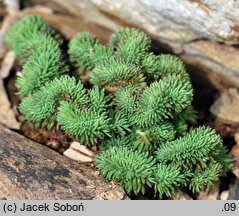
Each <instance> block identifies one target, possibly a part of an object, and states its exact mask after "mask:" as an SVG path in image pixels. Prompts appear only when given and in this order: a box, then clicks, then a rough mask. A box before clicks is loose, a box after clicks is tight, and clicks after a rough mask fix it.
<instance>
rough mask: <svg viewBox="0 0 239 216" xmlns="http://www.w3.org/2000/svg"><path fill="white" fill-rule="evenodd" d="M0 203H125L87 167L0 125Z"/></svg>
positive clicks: (112, 186) (118, 189)
mask: <svg viewBox="0 0 239 216" xmlns="http://www.w3.org/2000/svg"><path fill="white" fill-rule="evenodd" d="M0 199H82V200H85V199H89V200H91V199H128V198H127V196H126V195H125V192H124V190H123V189H122V188H121V187H120V186H116V185H115V184H112V183H110V182H107V181H106V180H104V179H103V178H102V177H101V176H100V175H99V174H98V172H97V171H96V170H95V169H94V168H92V167H91V166H87V165H84V164H78V163H77V162H75V161H73V160H70V159H68V158H67V157H65V156H62V155H60V154H58V153H57V152H54V151H53V150H51V149H49V148H47V147H45V146H43V145H40V144H38V143H36V142H33V141H31V140H28V139H27V138H25V137H23V136H21V135H19V134H17V133H15V132H12V131H10V130H8V129H6V128H4V127H3V126H1V125H0Z"/></svg>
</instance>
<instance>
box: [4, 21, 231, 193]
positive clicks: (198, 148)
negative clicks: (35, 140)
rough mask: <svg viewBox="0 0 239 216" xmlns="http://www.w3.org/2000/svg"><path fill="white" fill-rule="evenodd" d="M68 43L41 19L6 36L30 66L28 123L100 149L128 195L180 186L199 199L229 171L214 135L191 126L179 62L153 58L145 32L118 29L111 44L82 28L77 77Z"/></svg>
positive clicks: (109, 173)
mask: <svg viewBox="0 0 239 216" xmlns="http://www.w3.org/2000/svg"><path fill="white" fill-rule="evenodd" d="M60 41H61V39H60V38H59V37H58V36H57V35H56V34H55V31H54V30H53V29H52V28H51V27H50V26H49V25H48V24H47V23H45V21H44V20H43V19H41V18H39V17H37V16H30V17H26V18H24V19H22V20H20V21H18V22H17V23H16V25H15V26H13V28H12V29H11V30H10V31H9V33H7V35H6V42H7V44H8V45H9V46H10V48H12V49H13V50H14V51H15V52H16V53H17V56H18V59H19V60H20V61H21V62H22V63H23V64H24V65H23V74H22V76H21V77H19V78H18V79H17V82H16V85H17V87H18V89H19V92H18V94H19V95H21V97H22V102H21V104H20V105H19V109H20V111H21V113H22V114H23V115H24V116H25V118H26V119H27V120H28V121H31V122H33V123H35V124H36V125H37V126H42V127H43V126H45V125H46V126H47V127H48V128H51V127H54V126H56V125H58V126H60V128H61V129H62V130H64V131H66V133H68V134H70V135H73V136H76V137H77V138H78V139H79V141H80V142H81V143H82V144H85V145H90V144H92V143H94V144H97V145H98V146H99V148H100V150H101V153H100V154H99V155H98V156H97V158H96V166H97V167H98V169H99V170H100V172H101V174H102V175H103V176H104V177H106V178H107V179H108V180H113V181H116V182H119V183H120V184H122V185H123V187H124V188H125V190H126V191H127V192H128V193H135V194H138V193H144V192H145V191H146V190H147V188H150V187H151V188H153V189H154V190H155V194H159V196H160V197H163V196H164V195H166V196H171V195H172V194H174V193H175V192H177V190H178V189H179V188H181V187H183V188H189V189H190V190H191V191H192V192H194V193H196V192H199V191H200V190H203V189H204V188H206V187H208V186H210V185H211V184H212V183H213V182H215V181H216V180H217V179H218V178H219V177H220V176H222V175H225V174H226V172H227V171H228V170H230V162H231V159H230V157H229V155H228V153H227V150H226V148H225V147H224V146H223V144H222V139H221V138H220V136H219V135H218V134H216V132H215V130H213V129H212V128H210V127H205V126H203V127H200V128H194V129H193V128H192V127H193V126H192V123H194V122H195V119H196V112H195V110H194V109H193V107H192V100H193V88H192V84H191V82H190V77H189V75H188V74H187V72H186V70H185V67H184V64H183V63H182V61H181V60H180V59H179V58H178V57H176V56H172V55H165V54H162V55H155V54H153V53H152V52H150V45H151V40H150V38H149V37H148V36H147V35H146V34H145V33H143V32H141V31H139V30H137V29H133V28H132V29H131V28H125V29H120V30H119V31H117V32H115V33H113V34H112V36H111V38H110V41H109V45H108V46H104V45H102V44H100V42H99V40H98V39H97V38H96V37H95V36H93V35H91V34H90V33H88V32H81V33H78V34H77V35H76V36H75V37H73V38H72V39H71V41H70V43H69V50H68V54H69V60H70V63H71V64H72V67H73V68H74V70H75V73H73V76H70V75H69V74H68V73H67V72H68V66H67V65H66V64H65V63H64V62H65V59H64V57H63V55H62V51H61V49H60Z"/></svg>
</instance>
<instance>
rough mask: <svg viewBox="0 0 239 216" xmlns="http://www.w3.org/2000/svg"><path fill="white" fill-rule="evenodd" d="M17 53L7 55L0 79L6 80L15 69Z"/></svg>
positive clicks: (0, 70)
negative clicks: (13, 68)
mask: <svg viewBox="0 0 239 216" xmlns="http://www.w3.org/2000/svg"><path fill="white" fill-rule="evenodd" d="M15 57H16V55H15V52H13V51H8V52H7V53H6V55H5V56H4V59H3V62H2V65H1V69H0V78H3V79H4V78H6V77H8V75H9V74H10V71H11V69H12V67H13V64H14V61H15Z"/></svg>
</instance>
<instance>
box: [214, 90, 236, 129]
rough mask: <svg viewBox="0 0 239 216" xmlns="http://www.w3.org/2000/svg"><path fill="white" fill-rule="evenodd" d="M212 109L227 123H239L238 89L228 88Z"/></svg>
mask: <svg viewBox="0 0 239 216" xmlns="http://www.w3.org/2000/svg"><path fill="white" fill-rule="evenodd" d="M210 111H211V112H212V113H213V114H214V115H215V116H216V117H218V118H219V119H220V121H221V122H223V123H227V124H238V123H239V94H238V92H237V90H236V89H234V88H230V89H228V90H226V91H225V92H224V93H223V94H222V95H221V97H219V98H218V99H217V100H216V101H215V102H214V104H213V105H212V106H211V107H210Z"/></svg>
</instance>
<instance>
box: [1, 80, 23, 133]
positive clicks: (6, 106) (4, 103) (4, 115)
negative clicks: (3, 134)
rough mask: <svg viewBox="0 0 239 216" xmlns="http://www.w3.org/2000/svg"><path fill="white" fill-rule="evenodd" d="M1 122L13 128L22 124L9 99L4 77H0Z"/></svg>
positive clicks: (17, 127)
mask: <svg viewBox="0 0 239 216" xmlns="http://www.w3.org/2000/svg"><path fill="white" fill-rule="evenodd" d="M0 124H3V125H5V126H7V127H9V128H13V129H19V128H20V124H19V122H17V120H16V117H15V115H14V110H13V109H12V108H11V104H10V102H9V100H8V96H7V93H6V91H5V89H4V85H3V81H2V79H0Z"/></svg>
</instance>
